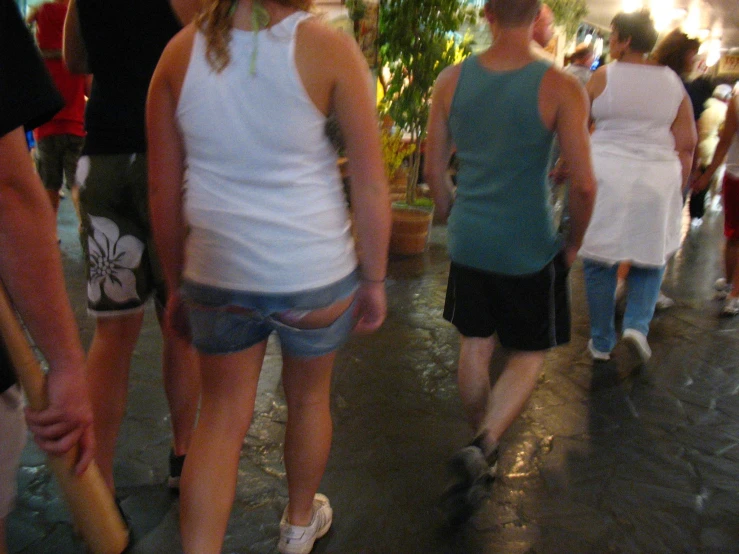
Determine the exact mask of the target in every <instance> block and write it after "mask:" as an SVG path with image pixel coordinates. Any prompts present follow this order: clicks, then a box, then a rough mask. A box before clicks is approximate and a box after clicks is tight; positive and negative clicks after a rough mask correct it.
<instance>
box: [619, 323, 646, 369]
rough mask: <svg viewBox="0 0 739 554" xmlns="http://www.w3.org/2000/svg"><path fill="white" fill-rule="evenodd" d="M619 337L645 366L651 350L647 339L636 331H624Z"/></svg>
mask: <svg viewBox="0 0 739 554" xmlns="http://www.w3.org/2000/svg"><path fill="white" fill-rule="evenodd" d="M621 337H622V338H623V339H624V341H626V344H627V345H629V347H630V348H631V350H632V351H633V352H634V353H635V354H636V355H637V356H639V359H640V360H641V362H642V364H646V363H647V362H648V361H649V358H651V357H652V349H651V348H649V343H648V342H647V337H646V336H644V333H642V332H641V331H637V330H636V329H625V330H624V332H623V333H622V335H621Z"/></svg>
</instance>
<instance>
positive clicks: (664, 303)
mask: <svg viewBox="0 0 739 554" xmlns="http://www.w3.org/2000/svg"><path fill="white" fill-rule="evenodd" d="M674 305H675V301H674V300H673V299H672V298H670V297H669V296H665V294H664V293H663V292H662V291H659V296H658V297H657V303H656V304H655V305H654V309H655V310H666V309H668V308H672V307H673V306H674Z"/></svg>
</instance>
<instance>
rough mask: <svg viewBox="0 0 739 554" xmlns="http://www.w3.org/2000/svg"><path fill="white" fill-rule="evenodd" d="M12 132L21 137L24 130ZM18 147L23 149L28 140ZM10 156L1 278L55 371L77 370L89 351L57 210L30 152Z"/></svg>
mask: <svg viewBox="0 0 739 554" xmlns="http://www.w3.org/2000/svg"><path fill="white" fill-rule="evenodd" d="M13 133H18V134H19V135H18V136H19V138H18V139H17V140H18V141H20V140H22V131H20V130H17V131H14V132H13ZM7 138H8V137H4V138H3V139H2V140H3V141H4V142H5V141H6V140H7ZM6 144H7V143H6ZM2 148H3V153H6V152H7V150H5V145H3V147H2ZM18 148H25V141H24V140H23V146H22V147H21V146H19V147H18ZM17 151H18V150H17V149H16V152H17ZM21 152H22V150H21ZM24 158H25V159H24ZM11 159H12V158H7V157H5V156H4V155H3V156H2V160H1V161H2V163H9V164H14V165H15V170H14V171H13V172H12V173H10V174H4V175H3V177H2V183H0V186H1V187H2V195H1V196H0V198H1V199H2V201H0V230H1V231H0V277H2V280H3V283H4V284H5V287H6V288H7V291H8V294H9V296H10V298H11V299H12V300H13V302H14V304H15V307H16V309H17V310H18V312H19V313H20V315H21V318H22V319H23V321H24V323H25V324H26V326H27V328H28V331H29V333H30V335H31V337H32V338H33V340H34V342H35V343H36V345H37V346H38V348H39V349H40V350H41V353H42V354H43V355H44V357H45V358H46V360H47V361H48V363H49V366H50V368H51V370H52V371H59V372H76V371H79V370H81V369H82V368H83V367H84V366H83V364H84V359H85V356H84V352H83V350H82V346H81V344H80V340H79V336H78V333H77V326H76V322H75V319H74V314H73V312H72V309H71V306H70V304H69V300H68V297H67V292H66V289H65V284H64V276H63V273H62V269H61V268H62V265H61V257H60V255H59V248H58V246H57V244H56V241H55V237H56V224H55V223H56V222H55V219H54V214H53V211H52V209H51V205H50V203H49V199H48V196H47V195H46V193H45V191H44V189H43V186H42V184H41V182H40V180H39V178H38V176H37V175H36V174H35V172H34V171H33V169H32V166H31V161H30V159H29V158H28V154H27V152H26V153H25V154H24V155H22V157H20V158H15V159H14V161H10V160H11ZM19 160H20V161H19ZM25 161H27V162H28V165H27V167H26V166H25V164H24V163H23V162H25Z"/></svg>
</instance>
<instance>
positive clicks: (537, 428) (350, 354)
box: [9, 201, 739, 554]
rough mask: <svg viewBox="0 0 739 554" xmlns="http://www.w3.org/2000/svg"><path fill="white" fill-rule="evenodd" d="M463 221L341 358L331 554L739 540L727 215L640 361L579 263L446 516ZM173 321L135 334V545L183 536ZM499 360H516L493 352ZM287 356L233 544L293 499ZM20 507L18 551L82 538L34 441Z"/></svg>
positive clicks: (702, 546)
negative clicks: (556, 325)
mask: <svg viewBox="0 0 739 554" xmlns="http://www.w3.org/2000/svg"><path fill="white" fill-rule="evenodd" d="M62 204H63V210H62V214H61V224H60V235H61V237H62V249H63V252H64V258H65V264H66V271H67V277H68V280H69V290H70V294H71V296H72V299H73V302H74V304H75V306H76V311H77V315H78V319H79V322H80V325H81V327H82V333H83V337H84V339H85V340H86V341H89V338H90V334H91V329H92V322H91V320H90V319H88V318H87V317H86V316H85V310H84V298H83V293H84V286H83V281H82V279H81V272H82V266H81V263H80V251H79V247H78V244H77V241H76V238H75V228H76V221H75V220H74V215H73V213H72V212H71V210H70V208H69V205H68V204H69V202H68V201H65V202H63V203H62ZM445 239H446V236H445V229H444V228H443V227H440V228H435V229H434V233H433V236H432V240H431V245H430V248H429V251H428V252H427V253H426V254H424V255H423V256H419V257H415V258H405V259H393V260H392V263H391V264H390V273H389V279H388V294H389V305H390V311H389V317H388V320H387V323H386V324H385V325H384V327H383V328H382V329H381V331H380V332H378V333H377V334H375V335H373V336H371V337H364V338H357V339H354V340H352V341H351V343H350V344H349V345H348V346H347V347H346V348H345V349H344V350H343V351H342V352H341V354H340V355H339V357H338V361H337V365H336V371H335V376H334V387H333V396H332V403H333V415H334V422H335V435H334V443H333V450H332V454H331V459H330V461H329V465H328V469H327V471H326V475H325V478H324V480H323V485H322V487H321V488H322V491H323V492H325V493H326V494H327V495H328V496H329V497H330V498H331V501H332V504H333V506H334V514H335V515H334V518H335V519H334V526H333V529H332V530H331V532H330V533H329V535H327V537H326V538H324V539H322V540H321V541H319V542H318V543H317V545H316V548H315V550H314V551H315V552H317V553H328V552H331V553H341V554H395V553H407V554H416V553H418V554H422V553H423V554H427V553H428V554H435V553H440V554H441V553H459V554H477V553H480V554H482V553H484V554H488V553H506V554H508V553H511V554H515V553H531V554H533V553H560V552H561V553H640V552H643V553H649V554H652V553H662V552H665V553H668V552H669V553H672V552H701V553H719V552H721V553H729V552H739V487H738V486H737V475H738V474H739V395H738V394H737V393H738V392H739V318H735V319H720V318H719V317H718V311H719V309H720V303H719V302H717V301H714V300H712V299H711V296H712V283H713V281H714V279H715V278H716V277H718V276H719V274H720V264H721V257H720V245H721V217H720V215H715V214H714V215H712V216H710V217H707V218H706V222H705V224H704V225H703V226H702V227H701V228H699V229H697V230H694V231H692V232H691V233H689V234H688V236H687V237H686V239H685V243H684V245H683V248H682V249H681V251H680V252H679V253H678V255H677V256H676V258H675V259H674V260H673V262H672V263H671V265H670V267H669V269H668V272H667V277H666V282H665V285H664V290H665V292H666V293H667V294H669V295H670V296H672V297H673V298H675V299H676V300H677V305H676V306H675V307H673V308H671V309H670V310H668V311H666V312H663V313H661V314H659V315H658V316H657V317H656V318H655V320H654V321H653V324H652V330H651V333H650V342H651V344H652V348H653V350H654V356H653V358H652V360H651V361H650V363H649V364H648V366H647V367H646V368H645V369H643V370H642V371H640V372H637V373H630V372H629V365H630V364H629V357H628V355H627V352H626V350H625V349H623V348H622V347H617V351H616V359H615V360H614V361H613V362H609V363H605V364H598V365H597V366H596V367H593V364H592V362H591V361H590V359H589V358H588V356H587V355H586V354H585V347H586V343H587V338H588V331H587V314H586V310H585V305H584V292H583V286H582V273H581V270H580V268H579V265H576V266H575V267H574V268H573V272H572V276H573V279H572V291H573V294H572V298H573V338H572V342H571V343H570V344H569V345H567V346H565V347H562V348H559V349H556V350H554V351H552V352H551V353H550V354H549V355H548V357H547V363H546V366H545V371H544V373H543V375H542V377H541V379H540V383H539V386H538V388H537V390H536V392H535V393H534V395H533V397H532V399H531V401H530V403H529V405H528V407H527V409H526V411H525V413H524V414H523V416H522V417H521V418H520V419H519V420H518V421H517V422H516V423H515V424H514V425H513V426H512V428H511V429H510V430H509V432H508V433H507V435H506V436H505V437H504V441H503V451H502V457H501V460H500V464H499V474H500V478H499V479H498V480H497V481H496V484H495V488H494V494H493V497H492V499H491V500H490V501H489V502H488V503H487V504H486V505H485V506H484V508H483V509H482V510H481V512H480V513H479V514H478V515H477V516H476V517H475V518H474V519H473V520H472V521H471V522H470V523H469V524H468V525H467V526H465V527H463V528H462V529H459V530H456V531H454V530H451V529H449V528H447V527H446V526H445V525H444V524H443V518H442V516H441V514H440V513H439V511H438V509H437V500H438V496H439V494H440V492H441V491H442V490H443V487H444V484H445V470H444V463H445V461H446V460H447V459H448V458H449V456H450V455H451V454H452V453H453V452H454V451H455V450H456V449H457V448H459V447H460V446H461V445H463V444H464V443H465V442H466V441H468V440H469V439H470V432H469V430H468V429H467V427H466V424H465V421H464V418H463V414H462V410H461V406H460V403H459V400H458V397H457V391H456V384H455V380H454V369H455V362H456V356H457V348H458V347H457V337H456V333H455V331H454V330H453V329H452V328H451V327H450V326H449V325H448V324H446V323H445V322H443V321H442V319H441V309H442V305H443V297H444V288H445V282H446V271H447V266H448V262H447V257H446V247H445V242H446V240H445ZM160 354H161V351H160V345H159V338H158V331H157V327H156V323H155V321H154V318H153V316H152V314H151V313H149V314H148V315H147V320H146V325H145V329H144V332H143V336H142V339H141V340H140V343H139V346H138V348H137V350H136V355H135V361H134V367H133V371H132V379H131V386H130V389H131V390H130V401H129V409H128V414H127V417H126V420H125V423H124V427H123V431H122V435H121V441H120V446H119V451H118V457H117V463H116V468H115V469H116V481H117V483H118V486H119V495H120V496H121V498H122V499H123V508H124V510H125V511H126V512H127V513H128V514H130V517H131V519H132V522H133V527H134V532H135V536H136V538H137V541H136V545H135V548H134V549H133V551H134V552H136V553H156V554H168V553H176V552H179V550H180V548H179V544H178V539H177V510H178V504H177V498H176V497H175V496H172V495H170V493H169V492H168V491H167V490H166V488H165V486H164V481H165V477H166V471H167V469H166V465H167V462H166V457H167V451H168V448H169V441H170V438H171V437H170V430H169V420H168V417H167V409H166V403H165V400H164V394H163V391H162V386H161V378H160V374H159V362H158V359H159V356H160ZM493 365H494V368H493V371H495V370H496V368H499V367H500V360H499V359H498V360H496V362H495V363H494V364H493ZM279 368H280V358H279V353H278V352H277V350H276V349H275V348H274V345H271V346H270V349H269V351H268V356H267V360H266V363H265V366H264V370H263V372H262V378H261V381H260V391H259V394H258V400H257V412H256V415H255V419H254V424H253V426H252V429H251V430H250V432H249V435H248V437H247V438H246V441H245V443H244V449H243V454H242V460H241V464H240V475H239V484H238V491H237V498H236V503H235V505H234V510H233V514H232V518H231V522H230V525H229V529H228V536H227V538H226V544H225V547H224V552H228V553H250V554H261V553H268V552H274V551H276V542H277V533H278V521H279V517H280V515H281V512H282V509H283V508H284V505H285V503H286V501H287V493H286V485H285V475H284V468H283V464H282V459H281V442H282V437H283V432H284V422H285V418H286V409H285V403H284V399H283V396H282V392H281V388H280V378H279ZM19 487H20V498H19V504H18V508H17V510H16V511H15V513H14V514H13V515H12V516H11V518H10V521H9V543H10V552H11V553H12V554H21V553H23V554H47V553H48V554H52V553H54V554H71V553H77V552H82V551H83V549H82V547H81V545H80V544H79V543H78V542H77V541H76V540H75V539H74V537H73V534H72V529H71V525H70V523H69V518H68V516H67V514H66V512H65V510H64V508H63V506H62V505H61V503H60V501H59V500H58V497H57V494H56V490H55V488H54V485H53V483H51V482H50V477H49V474H48V472H47V471H46V469H45V467H44V465H43V458H42V457H41V456H40V455H39V454H38V452H37V451H36V450H35V448H34V446H33V445H29V447H28V448H27V449H26V452H25V454H24V458H23V465H22V467H21V470H20V472H19Z"/></svg>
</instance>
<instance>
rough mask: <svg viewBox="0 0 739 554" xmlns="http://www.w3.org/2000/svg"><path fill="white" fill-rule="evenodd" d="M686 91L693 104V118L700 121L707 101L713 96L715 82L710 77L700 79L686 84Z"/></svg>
mask: <svg viewBox="0 0 739 554" xmlns="http://www.w3.org/2000/svg"><path fill="white" fill-rule="evenodd" d="M685 90H687V91H688V96H689V97H690V103H691V104H693V116H694V117H695V120H696V121H698V119H700V116H701V114H702V113H703V110H705V109H706V107H705V103H706V100H708V99H709V98H710V97H711V95H712V94H713V81H711V79H709V78H708V77H698V78H697V79H694V80H692V81H690V82H688V83H685Z"/></svg>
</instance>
